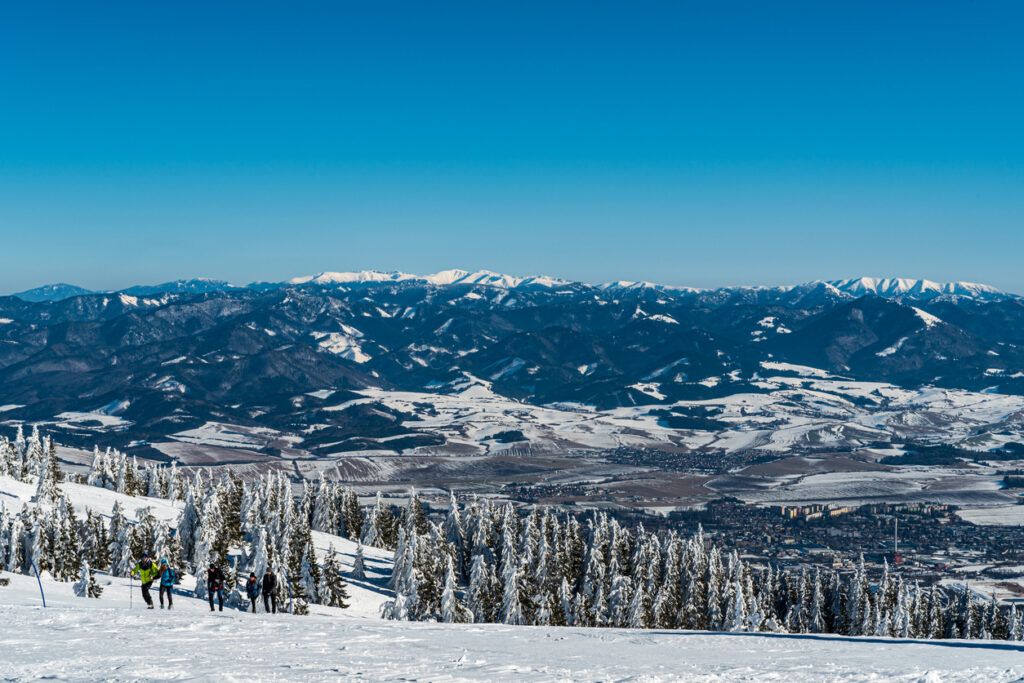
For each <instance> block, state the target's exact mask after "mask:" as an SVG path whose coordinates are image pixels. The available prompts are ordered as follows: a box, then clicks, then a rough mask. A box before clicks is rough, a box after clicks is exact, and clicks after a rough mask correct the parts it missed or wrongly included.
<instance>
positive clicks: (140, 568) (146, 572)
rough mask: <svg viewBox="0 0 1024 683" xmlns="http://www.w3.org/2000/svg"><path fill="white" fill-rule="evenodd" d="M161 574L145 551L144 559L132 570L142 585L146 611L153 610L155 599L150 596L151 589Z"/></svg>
mask: <svg viewBox="0 0 1024 683" xmlns="http://www.w3.org/2000/svg"><path fill="white" fill-rule="evenodd" d="M159 573H160V570H159V569H157V566H156V563H155V562H153V560H151V559H149V553H148V552H146V551H143V553H142V559H141V560H139V562H138V564H136V565H135V568H134V569H132V571H131V575H132V576H137V577H138V578H139V583H140V584H141V585H142V599H143V600H144V601H145V602H146V609H153V597H152V596H151V595H150V594H149V588H150V586H152V585H153V579H155V578H156V577H157V576H158V575H159Z"/></svg>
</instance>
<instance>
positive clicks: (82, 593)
mask: <svg viewBox="0 0 1024 683" xmlns="http://www.w3.org/2000/svg"><path fill="white" fill-rule="evenodd" d="M75 595H77V596H79V597H82V598H98V597H100V596H101V595H103V586H101V585H100V584H99V582H98V581H96V572H95V571H94V570H93V568H92V567H90V566H89V563H88V562H85V563H83V564H82V577H81V578H80V579H79V580H78V583H76V584H75Z"/></svg>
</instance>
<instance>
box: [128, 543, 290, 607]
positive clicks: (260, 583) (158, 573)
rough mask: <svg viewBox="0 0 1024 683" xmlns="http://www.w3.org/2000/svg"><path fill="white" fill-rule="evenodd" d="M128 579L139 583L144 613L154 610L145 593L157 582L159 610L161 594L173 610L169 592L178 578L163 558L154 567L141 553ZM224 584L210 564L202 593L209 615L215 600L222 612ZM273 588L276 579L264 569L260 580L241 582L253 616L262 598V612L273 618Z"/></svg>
mask: <svg viewBox="0 0 1024 683" xmlns="http://www.w3.org/2000/svg"><path fill="white" fill-rule="evenodd" d="M131 575H132V576H134V577H137V578H138V579H139V583H140V584H141V586H142V599H143V600H144V601H145V603H146V608H147V609H153V608H154V605H153V597H152V596H151V595H150V593H149V590H150V588H152V586H153V582H154V581H156V580H158V579H159V581H160V594H159V598H160V609H163V608H164V595H165V594H166V595H167V609H171V607H172V606H173V601H172V598H171V589H172V588H173V587H174V585H175V584H176V583H177V582H178V575H177V573H176V572H175V571H174V570H173V569H171V566H170V564H169V563H168V562H167V559H166V558H165V559H161V560H160V562H159V564H158V563H156V562H154V561H153V560H152V559H151V558H150V557H149V553H148V552H144V553H142V559H141V560H139V562H138V563H137V564H136V565H135V567H134V569H132V571H131ZM224 582H225V577H224V571H223V570H222V569H221V568H220V567H218V566H217V565H216V564H213V563H211V564H210V568H209V569H208V570H207V572H206V591H207V595H208V597H209V600H210V611H211V612H213V611H215V609H214V598H216V599H217V609H219V610H220V611H221V612H223V611H224ZM277 585H278V584H277V575H276V574H274V572H273V571H271V568H270V567H267V570H266V572H265V573H264V574H263V579H262V580H261V579H259V578H257V576H256V574H255V572H249V578H248V580H247V581H246V582H245V593H246V595H247V596H249V603H250V604H251V605H252V611H253V613H254V614H255V612H256V603H257V602H258V601H259V598H260V596H261V595H262V596H263V609H264V610H265V611H267V612H271V613H273V614H277Z"/></svg>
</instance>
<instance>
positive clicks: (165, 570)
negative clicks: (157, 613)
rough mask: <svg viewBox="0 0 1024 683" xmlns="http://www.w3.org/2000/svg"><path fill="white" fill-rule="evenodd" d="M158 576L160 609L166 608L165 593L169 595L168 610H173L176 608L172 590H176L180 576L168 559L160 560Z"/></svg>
mask: <svg viewBox="0 0 1024 683" xmlns="http://www.w3.org/2000/svg"><path fill="white" fill-rule="evenodd" d="M157 575H158V576H159V577H160V609H163V608H164V593H166V594H167V609H171V607H173V606H174V602H173V601H172V600H171V589H172V588H174V584H175V583H176V582H177V580H178V575H177V574H175V572H174V570H173V569H171V565H170V564H168V562H167V558H163V559H161V560H160V570H159V572H158V574H157Z"/></svg>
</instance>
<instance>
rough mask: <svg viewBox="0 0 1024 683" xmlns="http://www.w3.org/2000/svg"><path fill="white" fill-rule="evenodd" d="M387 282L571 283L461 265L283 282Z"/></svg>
mask: <svg viewBox="0 0 1024 683" xmlns="http://www.w3.org/2000/svg"><path fill="white" fill-rule="evenodd" d="M389 282H423V283H426V284H431V285H437V286H446V285H483V286H487V287H498V288H501V289H517V288H520V287H546V288H551V287H558V286H562V285H567V284H571V283H569V282H568V281H566V280H560V279H558V278H553V277H548V276H543V275H542V276H536V277H517V276H514V275H506V274H504V273H495V272H494V271H490V270H477V271H468V270H463V269H461V268H452V269H449V270H442V271H440V272H437V273H434V274H432V275H411V274H409V273H402V272H399V271H390V272H382V271H377V270H361V271H358V272H346V273H332V272H325V273H318V274H317V275H307V276H303V277H295V278H292V279H291V280H288V281H287V282H285V283H282V284H287V285H307V284H313V285H320V286H333V285H346V284H366V283H389Z"/></svg>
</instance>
